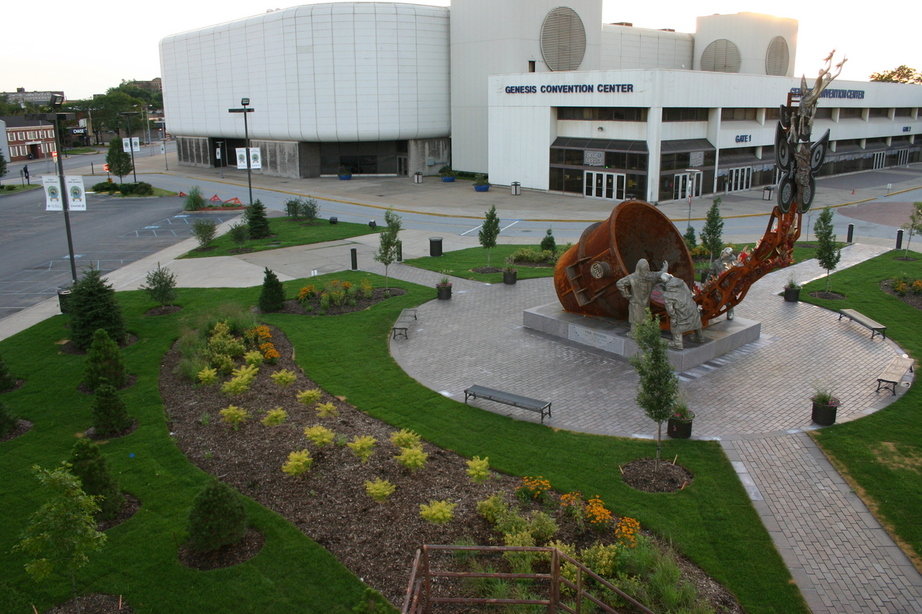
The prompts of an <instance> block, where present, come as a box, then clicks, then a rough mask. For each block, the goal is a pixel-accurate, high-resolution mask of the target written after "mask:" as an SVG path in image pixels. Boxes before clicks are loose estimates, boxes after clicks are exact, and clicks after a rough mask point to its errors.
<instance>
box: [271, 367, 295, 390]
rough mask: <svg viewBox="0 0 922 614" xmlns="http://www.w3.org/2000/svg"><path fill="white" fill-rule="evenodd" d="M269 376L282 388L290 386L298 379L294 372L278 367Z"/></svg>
mask: <svg viewBox="0 0 922 614" xmlns="http://www.w3.org/2000/svg"><path fill="white" fill-rule="evenodd" d="M269 377H270V378H272V381H273V382H275V383H276V384H278V385H279V386H282V387H283V388H284V387H287V386H291V385H292V384H294V383H295V381H297V379H298V376H297V375H296V374H295V372H294V371H291V370H289V369H279V370H278V371H276V372H275V373H273V374H272V375H270V376H269Z"/></svg>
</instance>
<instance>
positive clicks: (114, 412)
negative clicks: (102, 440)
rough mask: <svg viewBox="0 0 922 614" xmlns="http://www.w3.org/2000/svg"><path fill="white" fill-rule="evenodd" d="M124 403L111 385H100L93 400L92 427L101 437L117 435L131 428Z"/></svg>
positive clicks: (129, 417)
mask: <svg viewBox="0 0 922 614" xmlns="http://www.w3.org/2000/svg"><path fill="white" fill-rule="evenodd" d="M131 422H132V420H131V416H129V415H128V411H127V410H126V409H125V402H124V401H122V398H121V397H120V396H119V395H118V391H117V390H116V389H115V387H114V386H112V385H111V384H100V385H99V386H98V387H97V388H96V397H95V398H94V400H93V427H94V428H95V429H96V434H97V435H99V436H101V437H109V436H112V435H118V434H119V433H122V432H124V431H126V430H127V429H128V428H129V427H130V426H131Z"/></svg>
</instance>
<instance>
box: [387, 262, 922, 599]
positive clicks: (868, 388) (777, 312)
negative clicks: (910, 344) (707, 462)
mask: <svg viewBox="0 0 922 614" xmlns="http://www.w3.org/2000/svg"><path fill="white" fill-rule="evenodd" d="M883 251H886V250H885V249H883V248H879V247H876V246H866V245H853V246H851V247H849V248H847V249H845V250H843V254H842V261H841V262H840V264H839V268H840V269H842V268H846V267H848V266H851V265H853V264H856V263H858V262H861V261H863V260H866V259H868V258H871V257H873V256H875V255H877V254H879V253H882V252H883ZM390 272H391V274H392V275H393V276H394V277H399V278H401V279H406V280H407V281H413V282H416V283H421V284H424V285H433V284H434V283H435V281H436V280H437V278H438V277H439V276H438V275H437V274H435V273H431V272H428V271H422V270H419V269H413V268H411V267H406V266H400V265H398V266H396V267H391V271H390ZM792 272H793V274H794V275H795V277H796V279H798V280H799V281H805V280H808V279H812V278H816V277H819V276H821V275H823V274H824V272H823V271H822V270H821V269H820V268H819V266H818V265H817V264H816V262H815V261H808V262H806V263H802V264H798V265H795V267H793V268H792V269H788V270H785V271H778V272H776V273H772V274H770V275H767V276H765V277H764V278H763V279H762V280H760V281H759V282H758V283H757V284H755V285H754V286H753V287H752V289H751V290H750V292H749V294H748V296H747V299H746V301H745V302H744V303H743V304H741V305H740V306H738V307H737V309H736V313H737V314H738V315H739V316H740V317H745V318H748V319H753V320H758V321H760V322H762V335H761V337H760V339H759V340H758V341H756V342H754V343H751V344H748V345H746V346H744V347H742V348H740V349H738V350H735V351H733V352H731V353H729V354H726V355H724V356H723V357H721V358H719V359H717V360H715V361H712V362H710V363H706V364H704V365H702V366H700V367H697V368H695V369H691V370H689V371H687V372H684V373H681V374H679V375H680V378H681V380H682V384H681V389H682V392H683V394H684V395H685V397H686V398H687V400H688V402H689V405H690V406H691V407H692V409H694V410H695V412H697V414H698V417H697V418H696V420H695V426H694V431H695V434H696V437H705V438H713V439H719V440H720V441H721V445H722V446H723V448H724V450H725V451H726V453H727V456H728V458H729V459H730V460H731V462H732V464H733V466H734V468H735V469H736V471H737V473H738V475H739V476H740V479H741V480H742V482H743V484H744V485H745V486H746V490H747V492H748V493H749V495H750V498H751V499H752V501H753V505H754V506H755V508H756V510H757V511H758V512H759V514H760V516H761V518H762V520H763V523H764V524H765V526H766V528H767V530H768V531H769V533H770V534H771V536H772V538H773V540H774V542H775V544H776V547H777V548H778V550H779V552H780V553H781V555H782V557H783V559H784V561H785V563H786V564H787V565H788V568H789V569H790V570H791V573H792V575H793V577H794V579H795V581H796V582H797V584H798V586H799V587H800V589H801V591H802V593H803V595H804V597H805V599H806V600H807V603H808V604H809V606H810V608H811V609H812V610H813V612H814V613H816V614H851V613H854V614H859V613H860V614H864V613H867V612H887V613H894V614H896V613H900V614H909V613H915V612H922V576H920V574H919V573H918V572H917V571H916V569H915V568H914V567H913V566H912V564H911V562H910V561H909V560H908V559H907V558H906V556H905V555H904V554H903V553H902V551H900V549H899V548H898V547H897V546H896V545H895V544H894V543H893V541H892V540H891V539H890V537H889V536H888V535H887V534H886V532H885V531H884V530H883V529H882V528H881V527H880V524H879V523H878V522H877V521H876V520H875V519H874V517H873V516H872V515H871V514H870V512H869V511H868V510H867V508H866V507H865V505H864V504H863V503H862V502H861V501H860V499H858V497H857V496H856V495H855V494H854V493H853V492H852V491H851V489H850V488H849V487H848V485H847V484H845V482H844V481H843V480H842V478H841V476H839V475H838V473H836V472H835V470H834V469H833V468H832V466H831V465H830V464H829V462H828V461H827V460H826V458H825V457H824V456H823V454H822V452H821V451H820V450H819V449H818V448H817V446H816V445H815V444H814V443H813V441H812V439H810V438H809V437H808V436H807V435H806V434H805V433H804V432H803V431H805V430H809V429H811V428H814V427H813V426H812V425H811V422H810V408H809V397H810V396H811V394H812V392H813V389H814V387H815V386H823V385H831V386H832V387H833V389H834V390H835V393H836V395H837V396H839V397H840V398H841V399H842V406H841V407H840V409H839V412H838V420H839V421H840V422H841V421H846V420H852V419H855V418H859V417H861V416H863V415H866V414H868V413H870V412H873V411H875V410H877V409H880V408H881V407H884V406H886V405H887V404H889V403H890V402H892V400H893V399H894V397H892V396H891V395H889V393H876V392H875V391H874V388H875V385H874V384H875V377H876V374H877V373H878V372H879V371H880V370H882V368H883V366H884V365H886V363H887V362H888V361H889V360H890V358H892V357H893V356H894V355H897V354H902V350H901V349H900V348H899V347H898V346H897V345H896V344H894V343H893V342H891V341H888V340H884V339H881V338H880V337H877V338H875V339H873V340H872V339H871V336H870V333H869V331H868V330H866V329H864V328H863V327H860V326H857V325H855V324H852V323H849V322H847V321H839V320H838V319H837V318H836V316H835V314H834V313H832V312H830V311H827V310H825V309H821V308H819V307H815V306H812V305H807V304H804V303H796V304H791V303H785V302H784V301H782V300H781V298H780V297H778V296H775V295H776V294H777V292H779V291H780V289H781V288H782V287H783V286H784V284H785V282H786V281H787V279H788V276H789V275H791V273H792ZM550 302H556V296H555V294H554V289H553V284H552V282H551V281H550V280H548V279H543V280H528V281H523V282H519V283H518V284H516V285H515V286H505V285H502V284H494V285H489V284H481V283H477V282H471V281H468V280H458V279H456V280H454V282H453V299H452V300H451V301H435V300H433V301H431V302H429V303H426V304H424V305H421V306H420V309H419V320H418V322H417V324H416V326H415V328H414V329H413V330H411V332H410V335H409V337H410V338H409V339H407V340H403V339H401V340H398V341H392V342H391V354H392V355H393V356H394V358H395V360H397V362H398V363H399V364H400V365H401V366H402V367H403V368H404V370H406V371H407V373H408V374H409V375H411V376H412V377H413V378H414V379H416V380H417V381H419V382H420V383H422V384H423V385H425V386H427V387H429V388H431V389H433V390H436V391H439V392H440V393H442V394H444V395H446V396H450V397H453V398H456V399H458V400H463V398H464V393H463V391H464V389H465V388H466V387H467V386H469V385H471V384H475V383H476V384H482V385H485V386H491V387H496V388H501V389H504V390H509V391H511V392H518V393H521V394H527V395H528V396H532V397H536V398H543V399H548V400H552V401H553V403H554V405H553V417H552V418H551V419H549V420H546V423H547V424H549V425H550V426H553V427H558V428H565V429H570V430H574V431H582V432H589V433H600V434H607V435H622V436H633V437H652V436H654V433H655V425H654V423H652V422H651V421H650V420H649V419H647V418H646V417H645V416H644V414H643V411H642V410H641V409H639V408H638V407H637V405H636V403H635V401H634V395H635V394H636V381H637V376H636V373H635V372H634V370H633V368H632V367H631V366H630V365H629V364H628V363H627V361H624V360H620V359H617V358H612V357H608V356H604V355H601V354H599V353H596V352H591V351H586V350H583V349H579V348H576V347H573V346H570V345H567V344H563V343H560V342H558V341H556V340H553V339H551V338H549V337H546V336H544V335H541V334H539V333H535V332H533V331H530V330H528V329H525V328H524V327H523V326H522V313H521V312H522V310H523V309H525V308H528V307H534V306H538V305H543V304H547V303H550ZM904 391H905V388H902V389H901V392H904ZM471 402H472V404H476V405H478V406H480V407H482V408H484V409H485V410H488V411H496V412H499V413H504V414H508V415H512V416H515V417H516V418H519V419H522V420H533V421H536V420H537V419H538V417H537V416H536V415H535V414H532V413H531V412H525V411H522V410H517V409H515V408H511V407H508V406H505V405H498V404H495V403H489V402H480V401H471Z"/></svg>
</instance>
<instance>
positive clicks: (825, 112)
mask: <svg viewBox="0 0 922 614" xmlns="http://www.w3.org/2000/svg"><path fill="white" fill-rule="evenodd" d="M813 119H832V108H831V107H825V108H820V109H817V110H816V113H814V114H813Z"/></svg>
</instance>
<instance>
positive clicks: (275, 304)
mask: <svg viewBox="0 0 922 614" xmlns="http://www.w3.org/2000/svg"><path fill="white" fill-rule="evenodd" d="M284 303H285V289H284V288H283V287H282V282H280V281H279V278H278V276H277V275H276V274H275V273H274V272H272V270H270V269H269V267H266V272H265V275H264V276H263V287H262V292H260V294H259V310H260V311H262V312H263V313H271V312H273V311H281V310H282V306H283V305H284Z"/></svg>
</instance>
